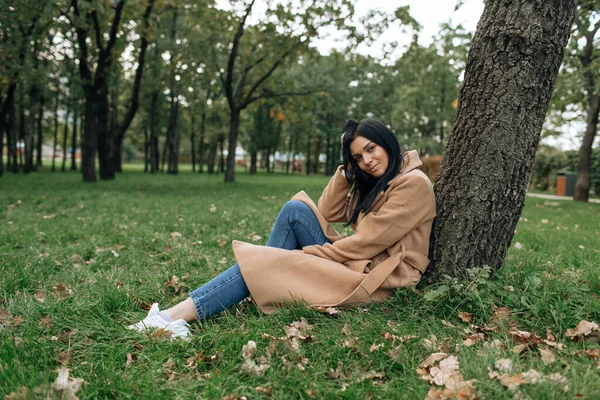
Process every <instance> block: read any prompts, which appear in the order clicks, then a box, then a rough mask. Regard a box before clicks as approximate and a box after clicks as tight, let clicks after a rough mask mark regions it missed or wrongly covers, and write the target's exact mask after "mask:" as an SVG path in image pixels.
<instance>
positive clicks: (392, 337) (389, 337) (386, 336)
mask: <svg viewBox="0 0 600 400" xmlns="http://www.w3.org/2000/svg"><path fill="white" fill-rule="evenodd" d="M383 338H384V339H385V340H391V341H392V342H395V341H396V340H401V337H400V336H396V335H394V334H393V333H389V332H383Z"/></svg>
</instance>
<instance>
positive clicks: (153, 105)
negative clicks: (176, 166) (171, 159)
mask: <svg viewBox="0 0 600 400" xmlns="http://www.w3.org/2000/svg"><path fill="white" fill-rule="evenodd" d="M157 102H158V91H155V92H153V93H152V101H151V102H150V173H151V174H153V173H155V172H156V171H158V159H159V154H158V137H157V136H156V124H157V122H158V121H157V115H156V112H157Z"/></svg>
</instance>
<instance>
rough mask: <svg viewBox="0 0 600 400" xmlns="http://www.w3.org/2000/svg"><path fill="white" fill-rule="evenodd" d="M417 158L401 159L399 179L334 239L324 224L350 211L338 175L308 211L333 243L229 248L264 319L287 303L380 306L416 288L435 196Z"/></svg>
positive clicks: (346, 188) (298, 196)
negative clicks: (395, 294) (347, 231)
mask: <svg viewBox="0 0 600 400" xmlns="http://www.w3.org/2000/svg"><path fill="white" fill-rule="evenodd" d="M419 166H421V161H420V160H419V156H418V153H417V152H416V151H414V150H413V151H410V152H407V153H405V154H404V162H403V166H402V168H401V170H400V173H399V174H398V175H397V176H396V177H395V178H394V179H392V180H391V181H390V182H389V187H388V189H387V190H386V191H385V192H382V193H380V194H379V197H377V199H376V201H375V203H374V206H373V208H372V211H370V212H369V213H368V214H366V215H364V214H362V213H361V214H360V215H359V217H358V221H357V224H356V225H354V226H352V227H353V228H354V229H355V233H354V234H353V235H351V236H348V237H346V236H345V235H340V234H339V233H338V232H336V230H335V229H334V228H333V226H332V225H331V224H330V222H345V221H347V220H348V216H349V215H350V213H351V211H352V207H351V206H350V205H349V204H348V192H349V190H350V185H349V184H348V181H347V180H346V178H345V176H344V175H343V173H342V171H341V167H340V168H338V171H337V172H336V173H335V174H334V176H333V177H332V178H331V180H330V181H329V184H328V185H327V187H326V188H325V190H324V191H323V194H322V195H321V198H320V199H319V205H318V206H316V205H315V204H314V202H313V201H312V200H311V199H310V198H309V197H308V195H307V194H306V193H304V192H300V193H298V194H296V195H295V196H294V197H293V199H294V200H299V201H302V202H304V203H305V204H307V205H308V206H309V207H310V208H311V209H312V210H313V211H314V213H315V215H316V216H317V219H318V220H319V223H320V224H321V227H322V228H323V232H324V233H325V236H327V238H328V239H329V240H330V241H331V242H332V243H326V244H325V245H323V246H320V245H314V246H306V247H304V248H303V249H302V250H283V249H278V248H272V247H266V246H256V245H252V244H249V243H244V242H239V241H234V242H233V251H234V254H235V258H236V260H237V262H238V264H239V266H240V270H241V272H242V275H243V277H244V280H245V281H246V284H247V285H248V288H249V290H250V293H251V294H252V298H253V299H254V301H255V302H256V304H257V305H258V306H259V307H260V309H261V310H262V311H264V312H266V313H270V312H272V311H274V310H275V309H276V308H277V307H279V306H281V305H282V304H285V303H290V302H294V301H304V302H307V303H308V304H311V305H324V306H337V305H342V304H360V303H368V302H373V301H379V300H383V299H385V298H387V297H389V296H390V295H391V294H392V293H393V290H394V289H395V288H398V287H401V286H410V285H414V284H416V283H417V282H418V281H419V279H420V278H421V274H422V273H423V272H424V271H425V269H426V268H427V265H428V264H429V260H428V259H427V254H428V251H429V235H430V233H431V225H432V222H433V218H434V217H435V200H434V196H433V188H432V185H431V182H430V181H429V179H428V178H427V176H426V175H425V174H424V173H423V172H421V171H420V170H419V169H417V168H418V167H419Z"/></svg>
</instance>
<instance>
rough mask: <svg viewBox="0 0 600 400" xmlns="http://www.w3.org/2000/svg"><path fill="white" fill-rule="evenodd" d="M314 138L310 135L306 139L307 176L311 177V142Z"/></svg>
mask: <svg viewBox="0 0 600 400" xmlns="http://www.w3.org/2000/svg"><path fill="white" fill-rule="evenodd" d="M311 139H312V137H311V136H310V135H308V137H307V139H306V175H310V142H311Z"/></svg>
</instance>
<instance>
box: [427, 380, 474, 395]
mask: <svg viewBox="0 0 600 400" xmlns="http://www.w3.org/2000/svg"><path fill="white" fill-rule="evenodd" d="M475 382H477V381H476V380H475V379H471V380H468V381H465V380H462V377H461V376H460V375H459V376H458V377H457V378H455V379H453V380H452V381H449V382H448V384H447V385H446V387H444V388H437V387H435V386H433V387H431V388H430V389H429V392H428V393H427V396H426V397H425V400H450V399H452V400H475V399H478V398H479V397H478V395H477V391H476V390H475V386H474V385H473V384H474V383H475Z"/></svg>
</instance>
